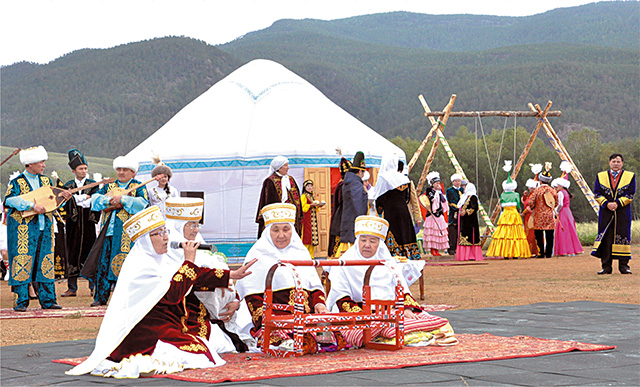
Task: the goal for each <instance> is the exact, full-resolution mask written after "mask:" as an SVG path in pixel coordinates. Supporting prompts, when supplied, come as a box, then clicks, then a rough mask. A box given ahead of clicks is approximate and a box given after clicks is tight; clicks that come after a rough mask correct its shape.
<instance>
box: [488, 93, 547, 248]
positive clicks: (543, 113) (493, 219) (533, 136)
mask: <svg viewBox="0 0 640 387" xmlns="http://www.w3.org/2000/svg"><path fill="white" fill-rule="evenodd" d="M529 105H531V103H529ZM551 105H553V102H551V101H548V102H547V106H545V108H544V111H540V112H539V113H538V115H539V117H540V118H539V119H538V122H537V123H536V127H535V129H534V130H533V132H531V136H529V141H527V145H525V147H524V149H523V150H522V154H521V155H520V158H519V159H518V162H517V163H516V166H515V167H514V168H513V172H512V173H511V180H513V181H515V179H516V177H517V176H518V173H519V172H520V169H521V168H522V165H523V164H524V160H525V159H526V158H527V156H528V155H529V151H530V150H531V146H533V142H534V141H535V139H536V137H537V136H538V132H539V131H540V128H541V127H542V124H543V123H544V120H543V118H544V117H546V115H547V113H548V112H549V109H551ZM531 106H533V105H531ZM501 209H502V206H500V201H499V200H498V203H497V204H496V206H495V208H494V209H493V213H492V214H491V222H492V223H495V222H496V220H497V219H498V215H500V210H501ZM532 216H533V215H532ZM490 233H491V230H490V229H489V228H486V229H485V230H484V236H485V237H487V236H489V234H490ZM486 240H487V238H482V242H481V244H480V246H484V243H485V241H486Z"/></svg>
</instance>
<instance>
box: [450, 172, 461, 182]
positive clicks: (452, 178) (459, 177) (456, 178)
mask: <svg viewBox="0 0 640 387" xmlns="http://www.w3.org/2000/svg"><path fill="white" fill-rule="evenodd" d="M454 180H460V181H462V175H461V174H459V173H454V174H453V175H451V182H452V183H453V181H454Z"/></svg>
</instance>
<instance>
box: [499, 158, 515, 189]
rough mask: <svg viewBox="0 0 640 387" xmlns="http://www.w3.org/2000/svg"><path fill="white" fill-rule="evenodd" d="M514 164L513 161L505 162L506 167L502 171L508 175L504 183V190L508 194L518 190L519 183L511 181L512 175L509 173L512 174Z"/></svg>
mask: <svg viewBox="0 0 640 387" xmlns="http://www.w3.org/2000/svg"><path fill="white" fill-rule="evenodd" d="M512 163H513V160H505V161H504V166H503V167H502V169H503V170H504V171H505V172H507V174H508V175H507V180H505V181H503V182H502V189H503V190H505V191H507V192H513V191H515V190H516V188H518V182H517V181H513V180H511V174H510V173H509V172H511V166H512Z"/></svg>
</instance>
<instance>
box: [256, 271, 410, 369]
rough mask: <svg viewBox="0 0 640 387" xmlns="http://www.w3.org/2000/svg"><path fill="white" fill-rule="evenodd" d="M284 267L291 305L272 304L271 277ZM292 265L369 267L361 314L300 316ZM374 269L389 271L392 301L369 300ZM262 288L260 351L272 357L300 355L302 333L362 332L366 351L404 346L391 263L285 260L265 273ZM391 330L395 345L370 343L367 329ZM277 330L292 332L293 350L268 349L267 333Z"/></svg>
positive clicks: (300, 297) (400, 294) (298, 288)
mask: <svg viewBox="0 0 640 387" xmlns="http://www.w3.org/2000/svg"><path fill="white" fill-rule="evenodd" d="M283 266H284V267H287V268H289V269H290V270H291V272H292V273H293V276H294V280H295V284H296V290H295V305H294V306H292V305H285V304H274V303H273V290H272V288H271V283H272V281H273V275H274V274H275V271H276V270H277V269H278V268H279V267H283ZM296 266H370V267H369V269H367V272H366V274H365V278H364V285H363V288H362V311H361V312H353V313H323V314H307V313H304V298H303V297H304V293H303V289H302V287H301V282H300V278H299V277H298V273H297V272H296ZM375 266H386V267H387V269H388V270H391V272H392V273H393V275H394V277H395V279H396V289H395V290H396V299H395V300H372V299H371V287H370V286H369V278H370V276H371V272H372V271H373V268H374V267H375ZM265 285H266V289H265V292H264V316H263V319H262V328H263V330H262V332H263V338H262V343H263V348H262V350H263V352H264V353H266V354H269V355H272V356H276V357H290V356H302V354H303V353H302V338H303V336H304V334H305V333H312V332H313V333H317V332H328V331H345V330H353V329H362V330H363V334H364V345H365V347H366V348H371V349H379V350H398V349H402V347H403V346H404V289H403V287H402V283H401V282H400V277H399V275H398V274H397V271H396V270H395V267H394V266H392V264H391V263H388V262H385V261H381V260H371V261H369V260H366V261H365V260H350V261H345V260H341V259H332V260H327V261H317V260H313V261H311V260H288V261H285V260H283V261H280V262H279V263H277V264H275V265H273V266H272V267H271V269H270V270H269V273H268V274H267V279H266V284H265ZM275 310H283V311H287V312H289V313H291V314H286V315H276V314H274V313H273V311H275ZM388 327H395V330H396V341H395V344H383V343H376V342H373V339H374V338H373V337H371V329H376V328H388ZM277 330H289V331H293V340H294V348H293V351H287V350H282V349H272V348H270V347H269V343H270V342H271V334H272V332H273V331H277Z"/></svg>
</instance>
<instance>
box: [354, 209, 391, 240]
mask: <svg viewBox="0 0 640 387" xmlns="http://www.w3.org/2000/svg"><path fill="white" fill-rule="evenodd" d="M387 231H389V222H387V221H386V220H385V219H383V218H380V217H377V216H368V215H360V216H358V217H357V218H356V224H355V228H354V234H355V236H358V235H372V236H375V237H378V238H380V239H382V240H383V241H384V240H385V239H386V238H387Z"/></svg>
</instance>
